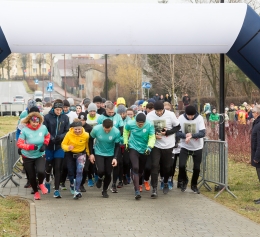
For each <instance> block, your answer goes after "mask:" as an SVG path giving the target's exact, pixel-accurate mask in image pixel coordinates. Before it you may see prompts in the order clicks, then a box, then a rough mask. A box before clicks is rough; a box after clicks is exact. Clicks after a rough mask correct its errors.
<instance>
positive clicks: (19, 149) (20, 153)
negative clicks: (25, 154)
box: [18, 148, 22, 156]
mask: <svg viewBox="0 0 260 237" xmlns="http://www.w3.org/2000/svg"><path fill="white" fill-rule="evenodd" d="M18 155H20V156H21V155H22V149H21V148H18Z"/></svg>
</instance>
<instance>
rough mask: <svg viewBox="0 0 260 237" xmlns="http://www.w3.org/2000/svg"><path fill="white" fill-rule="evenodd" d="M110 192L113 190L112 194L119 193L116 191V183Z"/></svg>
mask: <svg viewBox="0 0 260 237" xmlns="http://www.w3.org/2000/svg"><path fill="white" fill-rule="evenodd" d="M110 190H111V192H112V193H117V189H116V184H115V183H113V184H112V186H111V188H110Z"/></svg>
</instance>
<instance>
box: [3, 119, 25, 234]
mask: <svg viewBox="0 0 260 237" xmlns="http://www.w3.org/2000/svg"><path fill="white" fill-rule="evenodd" d="M17 121H18V117H12V116H4V117H0V137H2V136H4V135H6V134H8V133H9V132H12V131H14V130H15V128H16V125H17ZM0 236H3V237H18V236H20V237H29V236H30V207H29V203H28V202H27V201H25V200H22V199H20V198H19V197H6V198H2V197H0Z"/></svg>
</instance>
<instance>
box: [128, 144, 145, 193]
mask: <svg viewBox="0 0 260 237" xmlns="http://www.w3.org/2000/svg"><path fill="white" fill-rule="evenodd" d="M129 156H130V161H131V164H132V172H131V174H132V179H133V183H134V187H135V191H137V190H139V177H141V176H142V174H143V171H144V167H145V163H146V160H147V156H145V155H144V154H140V153H139V152H138V151H136V150H134V149H130V150H129Z"/></svg>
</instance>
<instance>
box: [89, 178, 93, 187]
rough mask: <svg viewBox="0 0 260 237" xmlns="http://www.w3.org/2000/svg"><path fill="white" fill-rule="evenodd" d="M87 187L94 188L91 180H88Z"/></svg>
mask: <svg viewBox="0 0 260 237" xmlns="http://www.w3.org/2000/svg"><path fill="white" fill-rule="evenodd" d="M88 186H89V187H93V186H94V182H93V179H89V180H88Z"/></svg>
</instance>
